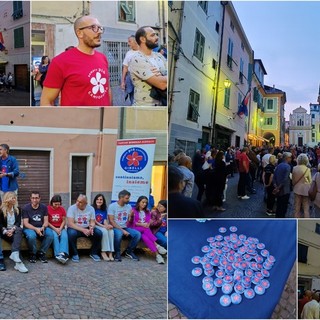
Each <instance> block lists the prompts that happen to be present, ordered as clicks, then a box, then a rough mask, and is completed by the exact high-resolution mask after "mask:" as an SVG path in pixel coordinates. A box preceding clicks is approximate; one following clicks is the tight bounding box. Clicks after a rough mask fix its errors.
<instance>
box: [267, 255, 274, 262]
mask: <svg viewBox="0 0 320 320" xmlns="http://www.w3.org/2000/svg"><path fill="white" fill-rule="evenodd" d="M268 260H269V261H270V262H272V263H275V262H276V258H275V257H274V256H271V255H269V257H268Z"/></svg>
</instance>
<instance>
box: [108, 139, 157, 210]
mask: <svg viewBox="0 0 320 320" xmlns="http://www.w3.org/2000/svg"><path fill="white" fill-rule="evenodd" d="M155 146H156V138H147V139H125V140H118V141H117V151H116V158H115V166H114V177H113V186H112V196H111V201H112V202H114V201H118V193H119V192H120V191H122V190H124V189H125V190H127V191H129V192H130V193H131V197H130V204H135V203H136V201H137V200H138V198H139V197H140V196H146V197H149V193H150V187H151V172H152V166H153V159H154V150H155Z"/></svg>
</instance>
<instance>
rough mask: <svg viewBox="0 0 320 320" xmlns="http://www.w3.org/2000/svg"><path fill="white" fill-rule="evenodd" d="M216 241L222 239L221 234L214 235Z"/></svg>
mask: <svg viewBox="0 0 320 320" xmlns="http://www.w3.org/2000/svg"><path fill="white" fill-rule="evenodd" d="M214 238H215V239H216V240H217V241H222V240H223V236H222V235H221V234H218V235H216V236H215V237H214Z"/></svg>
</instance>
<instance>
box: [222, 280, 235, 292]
mask: <svg viewBox="0 0 320 320" xmlns="http://www.w3.org/2000/svg"><path fill="white" fill-rule="evenodd" d="M221 290H222V292H223V293H224V294H230V293H231V292H232V290H233V287H232V285H231V284H229V283H225V284H224V285H223V286H222V287H221Z"/></svg>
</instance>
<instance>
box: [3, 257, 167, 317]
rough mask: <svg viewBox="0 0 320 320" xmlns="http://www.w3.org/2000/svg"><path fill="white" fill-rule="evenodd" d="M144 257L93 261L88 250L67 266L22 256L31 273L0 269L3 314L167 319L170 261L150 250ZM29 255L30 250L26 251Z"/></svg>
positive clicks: (12, 315)
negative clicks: (158, 259) (157, 258)
mask: <svg viewBox="0 0 320 320" xmlns="http://www.w3.org/2000/svg"><path fill="white" fill-rule="evenodd" d="M138 255H139V257H140V261H138V262H136V261H133V260H130V259H127V258H123V259H122V262H121V263H119V262H105V261H101V262H94V261H93V260H92V259H91V258H89V256H88V255H87V254H85V253H83V254H81V255H80V263H74V262H72V261H68V264H67V265H65V266H63V265H61V264H59V263H58V262H56V261H55V260H54V259H49V263H47V264H44V263H41V262H40V261H37V263H35V264H31V263H29V262H28V261H27V260H26V259H24V262H25V264H26V267H27V268H28V269H29V273H26V274H22V273H19V272H17V271H16V270H14V269H13V265H14V263H13V262H12V261H11V260H10V259H9V258H8V257H7V256H8V255H7V254H6V258H5V261H6V265H7V271H4V272H0V282H1V289H0V301H1V308H0V318H1V319H17V318H29V319H32V318H35V319H40V318H46V319H54V318H55V319H58V318H59V319H88V318H95V319H106V318H108V319H123V318H131V319H133V318H139V319H163V318H166V317H167V264H164V265H160V264H158V263H157V262H156V261H155V259H154V257H153V256H151V254H150V253H149V252H146V251H145V252H144V253H143V254H138ZM24 256H26V254H24Z"/></svg>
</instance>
